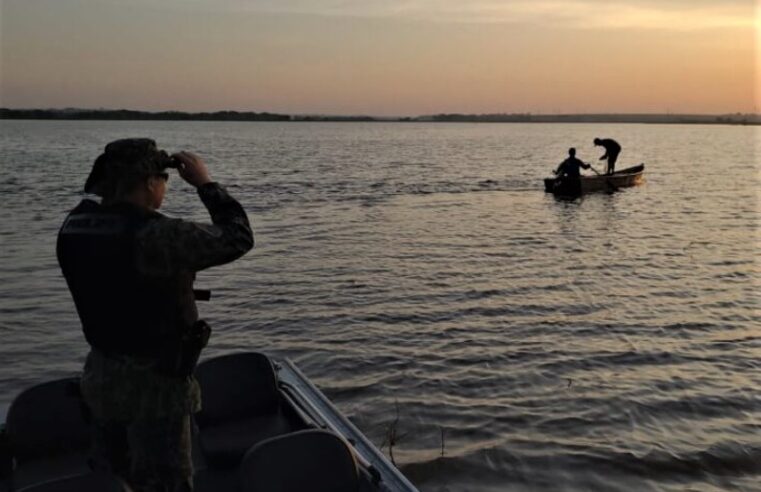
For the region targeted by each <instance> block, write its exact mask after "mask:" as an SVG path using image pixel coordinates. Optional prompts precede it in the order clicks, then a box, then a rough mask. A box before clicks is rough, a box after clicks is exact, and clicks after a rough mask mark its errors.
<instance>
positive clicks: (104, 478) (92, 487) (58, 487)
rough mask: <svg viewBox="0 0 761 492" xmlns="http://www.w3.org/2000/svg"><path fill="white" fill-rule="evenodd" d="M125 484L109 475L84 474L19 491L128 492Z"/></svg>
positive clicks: (19, 491)
mask: <svg viewBox="0 0 761 492" xmlns="http://www.w3.org/2000/svg"><path fill="white" fill-rule="evenodd" d="M129 490H130V489H129V488H128V487H126V486H125V485H124V482H122V481H121V480H119V479H118V478H116V477H115V476H113V475H110V474H107V473H95V472H93V473H83V474H81V475H74V476H70V477H66V478H61V479H58V480H51V481H48V482H43V483H41V484H38V485H32V486H29V487H25V488H23V489H19V490H18V492H128V491H129Z"/></svg>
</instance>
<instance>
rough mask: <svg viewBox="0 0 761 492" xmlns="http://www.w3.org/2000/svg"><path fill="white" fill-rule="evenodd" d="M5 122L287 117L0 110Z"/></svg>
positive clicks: (282, 117) (270, 116) (274, 117)
mask: <svg viewBox="0 0 761 492" xmlns="http://www.w3.org/2000/svg"><path fill="white" fill-rule="evenodd" d="M0 119H6V120H160V121H175V120H179V121H289V120H290V119H291V117H290V115H287V114H276V113H254V112H239V111H215V112H213V113H184V112H181V111H161V112H157V113H151V112H147V111H132V110H128V109H113V110H112V109H92V110H90V109H8V108H0Z"/></svg>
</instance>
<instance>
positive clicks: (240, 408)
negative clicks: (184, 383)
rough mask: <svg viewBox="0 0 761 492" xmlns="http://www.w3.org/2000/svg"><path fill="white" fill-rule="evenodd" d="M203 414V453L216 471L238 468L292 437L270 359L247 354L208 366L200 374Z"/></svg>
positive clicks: (209, 362) (201, 366)
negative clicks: (273, 442) (270, 442)
mask: <svg viewBox="0 0 761 492" xmlns="http://www.w3.org/2000/svg"><path fill="white" fill-rule="evenodd" d="M195 374H196V378H197V379H198V382H199V384H200V386H201V398H202V400H203V403H202V410H201V411H200V412H199V413H198V414H196V423H197V425H198V429H199V438H198V441H199V443H200V447H201V451H202V454H203V457H204V459H205V460H206V462H207V463H208V464H209V465H210V466H213V467H222V468H225V467H235V466H238V464H240V461H241V459H242V458H243V455H244V454H246V451H248V449H249V448H250V447H251V446H253V445H254V444H256V443H258V442H260V441H262V440H264V439H268V438H270V437H273V436H277V435H280V434H284V433H286V432H290V431H291V430H292V427H291V425H290V423H289V421H288V419H287V418H286V417H285V416H284V415H283V412H282V409H281V404H280V392H279V390H278V383H277V375H276V374H275V369H274V367H273V366H272V362H271V361H270V360H269V358H268V357H267V356H266V355H264V354H260V353H255V352H247V353H238V354H230V355H223V356H220V357H215V358H212V359H208V360H205V361H203V362H201V363H200V364H198V367H197V368H196V373H195Z"/></svg>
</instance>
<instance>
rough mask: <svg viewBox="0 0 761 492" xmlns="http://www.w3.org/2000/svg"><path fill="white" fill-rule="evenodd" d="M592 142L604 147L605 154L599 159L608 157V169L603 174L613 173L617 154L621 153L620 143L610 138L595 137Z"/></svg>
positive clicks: (602, 159)
mask: <svg viewBox="0 0 761 492" xmlns="http://www.w3.org/2000/svg"><path fill="white" fill-rule="evenodd" d="M594 144H595V147H596V146H598V145H600V146H602V147H603V148H605V154H603V155H602V157H600V160H601V161H604V160H605V159H608V169H607V170H606V172H605V174H613V169H614V168H615V167H616V160H617V159H618V154H620V153H621V145H619V143H618V142H616V141H615V140H613V139H612V138H595V140H594Z"/></svg>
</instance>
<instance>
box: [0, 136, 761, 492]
mask: <svg viewBox="0 0 761 492" xmlns="http://www.w3.org/2000/svg"><path fill="white" fill-rule="evenodd" d="M0 125H2V131H1V132H0V166H1V167H2V175H1V176H0V191H1V192H2V197H3V206H2V208H0V241H1V244H2V247H1V248H0V280H1V281H0V334H2V343H0V360H2V366H0V408H2V407H7V405H8V404H9V403H10V401H11V399H12V398H13V396H14V395H15V394H16V393H17V392H18V391H19V390H21V389H22V388H24V387H26V386H28V385H31V384H34V383H37V382H40V381H43V380H46V379H51V378H57V377H61V376H64V375H70V374H72V373H75V372H77V371H78V370H79V369H80V367H81V365H82V362H83V359H84V356H85V354H86V352H87V346H86V344H85V342H84V339H83V337H82V335H81V332H80V327H79V323H78V319H77V317H76V313H75V310H74V306H73V303H72V301H71V299H70V296H69V293H68V291H67V289H66V286H65V283H64V281H63V279H62V277H61V275H60V273H59V270H58V266H57V263H56V259H55V236H56V232H57V229H58V227H59V225H60V223H61V221H62V219H63V217H64V215H65V213H66V212H67V211H68V209H70V208H72V207H73V206H74V205H75V204H76V203H77V202H78V201H79V200H80V190H81V188H82V186H83V183H84V180H85V178H86V176H87V173H88V172H89V169H90V166H91V163H92V161H93V160H94V158H95V157H96V156H97V155H98V154H99V152H100V151H101V150H102V148H103V146H104V145H105V144H106V143H107V142H109V141H110V140H113V139H116V138H123V137H128V136H149V137H152V138H155V139H156V140H157V141H158V142H159V145H160V146H162V147H164V148H166V149H168V150H170V151H175V150H180V149H188V150H193V151H197V152H198V153H200V154H201V155H202V156H203V157H205V158H206V160H207V162H208V163H209V167H210V169H211V170H212V175H213V177H214V178H216V180H217V181H220V182H222V183H223V184H226V185H227V186H228V188H229V189H230V191H231V192H232V193H233V194H234V195H235V196H236V197H237V198H239V199H240V200H241V202H242V203H243V205H244V207H245V208H246V210H247V211H248V213H249V216H250V218H251V221H252V224H253V226H254V229H255V235H256V240H257V247H256V249H254V250H253V251H252V252H250V253H249V254H248V255H246V256H245V257H244V258H243V259H241V260H240V261H238V262H236V263H233V264H231V265H227V266H224V267H219V268H214V269H211V270H208V271H206V272H202V273H201V274H200V275H199V277H198V281H197V283H196V285H197V286H198V287H199V288H210V289H212V290H213V298H212V301H211V302H209V303H203V304H201V305H200V306H199V307H200V309H201V311H202V316H203V317H205V318H206V319H207V320H208V321H209V322H210V323H211V324H212V325H213V326H214V328H215V332H214V335H213V337H212V340H211V342H210V347H209V348H208V350H207V351H206V353H205V355H206V356H212V355H218V354H222V353H227V352H233V351H239V350H258V351H264V352H266V353H269V354H270V355H273V356H276V357H285V356H287V357H291V358H293V359H294V360H295V361H296V362H297V364H298V365H299V366H300V367H301V368H302V370H303V371H304V372H305V373H306V374H307V375H308V376H309V377H310V378H312V379H313V380H314V381H315V382H316V383H317V384H318V386H320V387H321V388H322V389H323V390H324V391H325V392H326V394H327V395H328V396H329V397H330V398H331V399H332V400H333V401H334V402H335V403H336V404H337V406H338V407H339V408H340V409H341V410H342V411H343V412H345V413H346V414H347V415H348V416H350V418H351V419H352V420H353V421H354V422H355V423H356V424H357V425H358V426H359V427H360V429H362V430H363V431H364V432H365V433H366V434H367V435H368V436H369V437H370V438H371V440H373V441H374V442H375V443H376V444H378V445H381V444H382V443H383V442H384V438H385V435H386V433H387V429H388V427H389V426H390V425H391V424H392V423H393V422H394V420H395V419H397V417H398V424H397V433H398V435H399V436H400V438H399V440H398V442H397V443H396V444H395V445H394V446H393V455H394V458H395V460H396V463H397V464H398V465H399V467H400V468H401V469H402V471H403V472H404V473H405V474H406V475H407V476H408V477H409V478H410V479H411V480H412V481H413V482H414V483H415V484H416V485H418V486H419V487H420V489H421V490H423V491H470V490H472V491H503V490H517V491H542V490H546V491H555V490H565V491H588V490H600V491H617V490H621V491H648V490H669V491H683V490H692V491H719V490H761V485H760V484H761V294H760V293H761V289H760V287H761V263H760V260H761V253H760V251H761V250H760V249H759V244H761V243H760V242H759V241H760V240H761V212H760V207H761V202H760V200H759V196H760V195H759V192H760V191H761V162H760V161H761V157H760V156H761V128H758V127H756V128H753V127H728V126H678V125H664V126H661V125H593V124H525V125H524V124H418V123H411V124H400V123H388V124H386V123H376V124H373V123H368V124H355V123H346V124H343V123H336V124H333V123H206V122H41V121H36V122H35V121H2V122H0ZM598 136H599V137H613V138H616V139H617V140H618V141H619V142H621V143H622V145H623V147H624V150H623V153H622V154H621V157H620V161H621V162H620V163H619V164H618V167H619V168H623V167H628V166H629V165H635V164H638V163H640V162H645V163H646V166H647V167H646V179H647V183H646V184H645V185H644V186H641V187H638V188H631V189H626V190H623V191H621V192H618V193H615V194H610V195H608V194H597V195H590V196H587V197H584V198H583V199H582V200H576V201H563V200H558V199H555V198H553V197H552V196H550V195H547V194H545V193H544V192H543V188H542V182H541V179H542V178H543V177H545V176H546V175H548V174H549V171H550V169H552V168H554V166H556V165H557V163H558V162H560V161H561V160H562V159H563V158H564V156H565V154H566V150H567V148H568V147H569V146H576V147H577V148H578V155H579V157H580V158H581V159H583V160H585V161H590V160H591V161H596V159H597V157H599V155H600V154H601V151H600V150H599V148H594V147H593V146H592V139H593V138H594V137H598ZM602 168H604V166H603V165H602V164H600V165H599V166H598V169H602ZM163 210H164V211H165V213H167V214H170V215H175V216H182V217H189V218H193V219H197V220H206V217H207V216H206V213H205V210H204V208H203V206H202V205H201V203H200V201H199V200H198V199H197V198H196V195H195V194H194V192H193V190H191V189H190V188H189V187H188V186H187V185H185V184H184V183H182V182H181V180H180V179H179V178H178V177H176V176H174V177H172V179H170V190H169V194H168V197H167V200H166V204H165V207H164V209H163ZM384 451H385V452H388V447H387V446H386V447H384Z"/></svg>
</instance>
